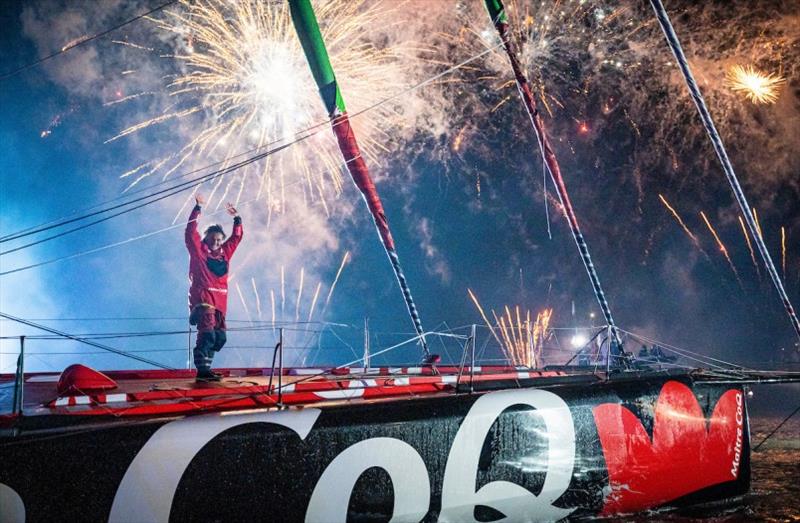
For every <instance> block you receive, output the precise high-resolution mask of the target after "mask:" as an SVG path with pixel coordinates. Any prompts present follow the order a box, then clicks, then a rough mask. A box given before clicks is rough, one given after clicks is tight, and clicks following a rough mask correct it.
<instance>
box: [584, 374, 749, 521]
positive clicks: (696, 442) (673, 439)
mask: <svg viewBox="0 0 800 523" xmlns="http://www.w3.org/2000/svg"><path fill="white" fill-rule="evenodd" d="M593 413H594V419H595V423H596V424H597V432H598V433H599V435H600V443H601V445H602V446H603V454H604V456H605V459H606V466H607V467H608V477H609V483H610V487H611V491H610V492H609V493H608V494H607V495H606V497H605V504H604V506H603V511H602V514H604V515H607V514H615V513H620V512H623V513H624V512H636V511H640V510H644V509H648V508H653V507H657V506H659V505H663V504H664V503H666V502H667V501H671V500H673V499H677V498H679V497H681V496H684V495H686V494H690V493H692V492H695V491H697V490H700V489H702V488H704V487H709V486H711V485H716V484H718V483H724V482H726V481H733V480H735V479H737V478H738V477H739V465H740V462H741V454H742V447H743V438H744V404H743V398H742V392H741V391H740V390H736V389H731V390H728V391H726V392H725V393H724V394H723V395H722V397H720V399H719V401H718V402H717V404H716V406H715V407H714V413H713V414H712V415H711V419H710V420H708V421H706V418H705V416H704V415H703V411H702V409H701V408H700V404H699V403H698V402H697V399H696V398H695V396H694V393H692V390H691V389H690V388H689V387H687V386H686V385H684V384H683V383H680V382H677V381H668V382H667V383H665V384H664V386H663V388H662V389H661V393H660V394H659V396H658V400H657V401H656V405H655V413H654V423H653V440H652V441H651V440H650V437H649V436H648V434H647V431H645V428H644V426H643V425H642V422H641V421H640V420H639V418H637V417H636V415H635V414H634V413H632V412H631V411H630V410H628V409H627V408H625V407H623V406H622V405H618V404H614V403H603V404H601V405H598V406H597V407H595V408H594V411H593Z"/></svg>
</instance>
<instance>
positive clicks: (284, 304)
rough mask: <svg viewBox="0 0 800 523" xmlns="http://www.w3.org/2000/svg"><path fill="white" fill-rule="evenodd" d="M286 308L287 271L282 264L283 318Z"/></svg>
mask: <svg viewBox="0 0 800 523" xmlns="http://www.w3.org/2000/svg"><path fill="white" fill-rule="evenodd" d="M285 309H286V273H285V270H284V267H283V265H281V318H283V316H284V314H285Z"/></svg>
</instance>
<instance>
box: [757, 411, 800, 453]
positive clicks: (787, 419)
mask: <svg viewBox="0 0 800 523" xmlns="http://www.w3.org/2000/svg"><path fill="white" fill-rule="evenodd" d="M798 412H800V406H798V407H797V408H796V409H794V411H793V412H792V413H791V414H789V415H788V416H786V419H784V420H783V421H781V422H780V423H779V424H778V426H777V427H775V428H774V429H772V432H770V433H769V434H767V437H766V438H764V439H762V440H761V443H759V444H758V445H756V446H755V448H754V449H753V452H756V451H758V449H759V448H761V445H763V444H764V443H766V442H767V440H768V439H769V438H771V437H772V435H773V434H775V433H776V432H778V429H780V428H781V427H783V425H784V424H785V423H786V422H787V421H789V420H790V419H792V417H793V416H794V415H795V414H797V413H798Z"/></svg>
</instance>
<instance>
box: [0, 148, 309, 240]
mask: <svg viewBox="0 0 800 523" xmlns="http://www.w3.org/2000/svg"><path fill="white" fill-rule="evenodd" d="M312 136H314V134H306V135H303V136H301V137H300V138H297V139H295V140H293V141H291V142H288V143H285V144H283V145H280V146H278V147H275V148H274V149H269V150H267V151H265V152H263V153H259V154H257V155H255V156H251V157H250V158H247V159H246V160H242V161H241V162H238V163H235V164H233V165H231V166H229V167H226V168H224V169H219V170H217V171H213V172H211V173H209V174H205V175H203V176H200V177H198V178H194V179H192V180H189V181H187V182H182V183H180V184H178V185H176V186H173V187H170V188H168V189H162V190H160V191H157V192H155V193H153V194H150V195H147V196H142V197H141V198H137V199H136V200H133V201H131V202H127V203H123V204H119V205H116V206H114V207H112V208H111V209H106V210H102V211H97V212H94V213H92V214H91V215H89V216H94V215H97V214H101V213H104V212H108V211H109V210H113V209H118V208H120V207H124V206H126V205H130V204H132V203H137V202H140V201H142V200H147V199H148V198H153V197H154V196H157V195H160V196H159V197H158V198H153V199H152V200H150V201H145V202H144V203H141V204H139V205H136V206H134V207H131V208H129V209H125V210H122V211H120V212H117V213H115V214H111V215H109V216H105V217H103V218H99V219H97V220H95V221H92V222H89V223H85V224H82V225H79V226H77V227H73V228H72V229H69V230H67V231H63V232H60V233H58V234H54V235H52V236H48V237H46V238H42V239H39V240H36V241H33V242H30V243H27V244H25V245H21V246H19V247H15V248H13V249H9V250H6V251H3V252H0V256H4V255H7V254H11V253H13V252H17V251H21V250H23V249H26V248H28V247H33V246H34V245H39V244H41V243H44V242H47V241H50V240H55V239H56V238H60V237H62V236H66V235H67V234H71V233H73V232H77V231H80V230H83V229H86V228H88V227H91V226H92V225H97V224H98V223H102V222H105V221H108V220H110V219H112V218H116V217H117V216H122V215H123V214H127V213H129V212H132V211H135V210H137V209H141V208H142V207H146V206H147V205H150V204H153V203H156V202H158V201H161V200H164V199H166V198H169V197H170V196H174V195H176V194H179V193H181V192H184V191H187V190H189V189H192V188H194V187H197V186H199V185H202V184H204V183H205V182H208V181H211V180H214V179H216V178H219V177H221V176H224V175H226V174H230V173H232V172H233V171H236V170H238V169H241V168H242V167H246V166H247V165H250V164H251V163H255V162H257V161H259V160H262V159H264V158H266V157H267V156H271V155H273V154H275V153H277V152H280V151H282V150H284V149H288V148H289V147H291V146H292V145H295V144H297V143H299V142H302V141H304V140H306V139H308V138H310V137H312ZM164 193H166V194H164ZM86 217H88V216H86ZM86 217H84V218H86ZM84 218H73V219H71V220H69V222H74V221H78V220H81V219H84ZM65 223H66V222H65ZM53 227H56V226H53ZM48 228H52V227H48Z"/></svg>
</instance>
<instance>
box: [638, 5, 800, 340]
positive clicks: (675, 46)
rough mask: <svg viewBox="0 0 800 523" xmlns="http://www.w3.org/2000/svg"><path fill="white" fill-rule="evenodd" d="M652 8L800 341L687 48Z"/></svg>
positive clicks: (660, 10) (799, 327)
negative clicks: (704, 97)
mask: <svg viewBox="0 0 800 523" xmlns="http://www.w3.org/2000/svg"><path fill="white" fill-rule="evenodd" d="M650 5H651V6H652V7H653V10H654V11H655V14H656V18H657V19H658V23H659V25H660V26H661V30H662V31H663V32H664V36H665V37H666V39H667V44H669V47H670V49H671V50H672V54H674V55H675V60H676V61H677V62H678V66H679V67H680V69H681V73H683V78H684V80H685V81H686V87H687V88H688V89H689V94H690V95H691V97H692V100H693V101H694V104H695V106H696V107H697V112H698V113H699V114H700V118H701V119H702V120H703V127H705V129H706V133H707V134H708V137H709V139H710V140H711V145H713V146H714V151H715V152H716V153H717V157H718V158H719V162H720V163H721V164H722V170H723V171H725V177H726V178H727V179H728V183H729V184H730V186H731V190H733V194H734V196H735V197H736V203H738V204H739V209H740V210H741V211H742V214H743V215H744V220H745V221H746V222H747V227H748V228H749V229H750V234H751V235H752V236H753V239H754V240H755V242H756V246H757V247H758V253H759V254H760V255H761V259H762V260H763V261H764V265H765V266H766V267H767V272H769V277H770V279H771V280H772V284H773V285H774V286H775V290H777V291H778V295H779V296H780V298H781V302H782V303H783V307H784V309H786V314H788V315H789V321H791V323H792V327H794V331H795V334H797V336H798V337H799V338H800V321H798V319H797V314H796V313H795V310H794V307H792V302H791V301H789V296H788V295H787V294H786V289H784V288H783V283H782V282H781V277H780V275H778V270H777V269H776V268H775V264H774V263H773V262H772V257H771V256H770V255H769V251H768V250H767V246H766V245H765V244H764V239H763V238H762V237H761V231H760V230H759V228H758V226H757V224H756V220H755V218H754V217H753V213H752V211H751V210H750V209H751V207H750V204H748V203H747V198H745V196H744V191H742V186H741V185H740V184H739V179H738V178H737V176H736V172H735V171H734V170H733V164H731V161H730V159H729V158H728V152H727V151H726V150H725V145H724V144H723V143H722V137H721V136H720V135H719V133H718V132H717V128H716V126H715V125H714V120H713V119H712V118H711V113H710V112H709V110H708V107H707V106H706V102H705V100H704V99H703V94H702V93H701V92H700V87H699V86H698V85H697V81H696V80H695V79H694V75H693V74H692V70H691V68H690V67H689V61H688V60H687V59H686V55H685V54H683V48H682V47H681V43H680V40H678V35H677V34H675V29H673V27H672V22H670V20H669V16H668V15H667V11H666V9H664V4H662V3H661V0H650Z"/></svg>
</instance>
